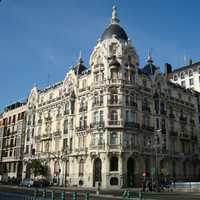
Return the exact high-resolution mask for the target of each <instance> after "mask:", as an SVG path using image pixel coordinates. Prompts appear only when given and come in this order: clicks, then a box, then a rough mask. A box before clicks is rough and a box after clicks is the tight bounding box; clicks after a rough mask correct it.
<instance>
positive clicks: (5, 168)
mask: <svg viewBox="0 0 200 200" xmlns="http://www.w3.org/2000/svg"><path fill="white" fill-rule="evenodd" d="M25 112H26V103H20V102H16V103H14V104H12V105H9V106H7V107H6V108H5V111H4V113H3V114H2V117H1V126H0V138H1V144H0V145H1V160H0V162H1V163H0V164H1V180H2V181H9V180H10V179H11V178H12V179H13V178H14V179H15V180H21V179H22V160H23V145H24V134H25Z"/></svg>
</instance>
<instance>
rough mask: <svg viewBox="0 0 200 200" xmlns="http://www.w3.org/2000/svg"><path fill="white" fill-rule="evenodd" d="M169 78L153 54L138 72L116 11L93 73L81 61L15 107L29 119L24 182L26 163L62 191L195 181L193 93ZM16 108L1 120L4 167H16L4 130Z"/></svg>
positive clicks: (28, 173)
mask: <svg viewBox="0 0 200 200" xmlns="http://www.w3.org/2000/svg"><path fill="white" fill-rule="evenodd" d="M170 74H171V66H170V65H169V64H168V65H166V73H165V74H162V73H161V72H160V70H159V68H158V67H156V66H155V65H154V63H153V60H152V57H151V56H150V55H149V56H148V59H147V64H146V65H145V66H144V67H143V68H139V57H138V55H137V52H136V50H135V48H134V47H133V45H132V43H131V41H130V40H129V39H128V36H127V33H126V32H125V30H124V29H123V28H122V27H121V26H120V25H119V18H118V16H117V13H116V8H115V7H114V8H113V12H112V19H111V23H110V25H109V26H108V27H107V28H106V30H105V31H104V32H103V34H102V36H101V38H100V40H99V41H98V43H97V45H96V46H95V48H94V50H93V52H92V54H91V57H90V67H89V68H87V67H86V66H85V65H84V64H83V61H82V58H79V59H78V62H77V63H76V64H75V65H74V66H73V67H72V68H71V69H70V70H69V72H68V73H67V74H66V76H65V78H64V80H63V81H61V82H59V83H56V84H54V85H52V86H49V87H48V88H45V89H43V90H40V89H38V88H37V87H36V86H34V87H33V88H32V90H31V92H30V95H29V97H28V100H27V104H26V106H25V105H24V106H22V107H19V109H20V108H21V110H20V112H26V116H27V117H26V127H25V135H24V149H23V148H21V149H23V153H22V152H21V153H22V154H20V155H21V156H23V170H21V172H22V178H25V177H34V175H33V171H32V166H31V163H32V161H33V160H40V161H41V163H42V165H43V166H45V167H46V168H45V169H46V170H45V171H44V172H43V175H45V176H46V177H47V178H48V179H49V180H50V181H52V182H53V183H54V184H59V185H65V186H83V187H95V186H96V185H97V184H98V183H100V185H101V187H102V188H120V187H133V186H138V185H139V184H140V183H141V181H142V180H144V177H143V175H146V179H148V178H151V179H154V180H155V179H157V177H159V178H166V177H167V178H172V177H173V178H175V179H179V180H188V179H190V181H191V180H197V179H198V180H199V178H200V162H199V143H198V137H199V134H198V129H199V121H198V104H197V100H198V97H197V96H198V95H197V93H196V92H194V91H192V90H187V89H185V88H183V87H181V86H179V85H178V84H174V83H172V82H171V81H169V77H170ZM22 108H23V109H22ZM17 109H18V108H16V109H14V110H9V111H6V112H4V114H3V119H4V129H5V130H6V131H5V130H4V136H3V137H4V141H3V145H4V147H3V152H4V156H3V158H2V162H3V163H6V164H5V166H6V169H11V168H12V169H13V167H11V165H10V164H9V163H10V160H11V159H10V158H8V157H9V155H11V156H12V155H13V154H12V153H10V152H11V149H10V147H8V144H10V143H11V138H10V136H9V138H10V139H8V136H7V135H8V131H7V129H8V128H9V127H10V126H12V125H10V123H9V121H10V122H11V121H12V119H13V117H12V118H10V117H11V116H13V115H14V114H15V113H14V111H16V113H17V112H19V110H17ZM22 110H23V111H22ZM6 119H7V121H6ZM24 119H25V118H24ZM21 126H22V125H21ZM14 127H15V126H14ZM9 129H10V128H9ZM14 129H15V128H14ZM22 130H23V129H22ZM10 132H11V131H10ZM12 132H14V133H15V131H12ZM20 133H21V136H22V135H23V134H22V132H20ZM19 135H20V134H19ZM21 144H23V142H22V143H21ZM5 155H7V156H5ZM9 159H10V160H9ZM12 161H13V160H12ZM9 171H12V170H9ZM9 175H13V174H11V173H10V174H9Z"/></svg>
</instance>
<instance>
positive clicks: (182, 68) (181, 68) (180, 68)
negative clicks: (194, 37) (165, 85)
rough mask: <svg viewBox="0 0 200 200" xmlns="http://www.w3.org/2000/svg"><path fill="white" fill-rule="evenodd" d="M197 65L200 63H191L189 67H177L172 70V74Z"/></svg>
mask: <svg viewBox="0 0 200 200" xmlns="http://www.w3.org/2000/svg"><path fill="white" fill-rule="evenodd" d="M198 64H200V61H198V62H196V63H192V64H190V65H185V66H182V67H179V68H177V69H174V70H173V71H172V73H174V72H180V71H183V70H186V69H190V68H193V67H196V65H198Z"/></svg>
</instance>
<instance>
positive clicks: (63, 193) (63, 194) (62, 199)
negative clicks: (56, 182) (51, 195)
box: [60, 192, 65, 200]
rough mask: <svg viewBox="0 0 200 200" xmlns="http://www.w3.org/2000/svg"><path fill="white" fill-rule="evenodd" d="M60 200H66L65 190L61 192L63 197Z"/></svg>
mask: <svg viewBox="0 0 200 200" xmlns="http://www.w3.org/2000/svg"><path fill="white" fill-rule="evenodd" d="M60 200H65V192H61V198H60Z"/></svg>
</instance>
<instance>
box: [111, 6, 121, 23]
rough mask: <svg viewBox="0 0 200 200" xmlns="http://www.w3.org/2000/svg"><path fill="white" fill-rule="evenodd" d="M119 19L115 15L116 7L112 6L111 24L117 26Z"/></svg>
mask: <svg viewBox="0 0 200 200" xmlns="http://www.w3.org/2000/svg"><path fill="white" fill-rule="evenodd" d="M119 21H120V20H119V17H118V15H117V7H116V6H113V7H112V19H111V24H118V23H119Z"/></svg>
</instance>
